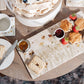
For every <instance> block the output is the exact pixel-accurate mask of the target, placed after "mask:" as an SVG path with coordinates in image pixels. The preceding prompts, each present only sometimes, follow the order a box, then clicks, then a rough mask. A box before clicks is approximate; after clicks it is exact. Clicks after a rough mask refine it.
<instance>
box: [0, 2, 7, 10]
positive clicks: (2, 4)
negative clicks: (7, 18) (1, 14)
mask: <svg viewBox="0 0 84 84" xmlns="http://www.w3.org/2000/svg"><path fill="white" fill-rule="evenodd" d="M0 10H6V4H5V1H4V0H0Z"/></svg>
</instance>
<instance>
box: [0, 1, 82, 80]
mask: <svg viewBox="0 0 84 84" xmlns="http://www.w3.org/2000/svg"><path fill="white" fill-rule="evenodd" d="M79 10H82V11H84V8H68V7H66V6H65V0H64V1H63V5H62V8H61V10H60V12H59V14H58V15H57V17H56V18H55V20H54V21H51V22H50V23H49V24H47V25H45V26H44V27H37V28H31V27H27V26H24V25H22V24H21V23H19V22H18V21H17V19H16V36H15V37H4V38H5V39H8V40H9V41H10V42H11V43H13V42H14V41H15V40H16V39H18V40H20V39H27V38H29V37H31V36H33V35H35V34H36V33H38V32H40V31H42V30H44V29H46V28H48V27H50V26H52V25H53V24H56V23H57V22H59V21H60V20H62V19H64V18H66V17H68V16H69V14H70V13H73V12H78V11H79ZM1 12H2V13H6V14H8V15H10V16H14V15H13V14H12V13H11V12H10V11H9V10H8V9H7V10H6V11H1ZM83 62H84V54H81V55H80V56H77V57H76V58H74V59H72V60H70V61H68V62H67V63H65V64H62V65H61V66H59V67H57V68H56V69H54V70H52V71H49V72H48V73H46V74H44V75H43V76H41V77H39V78H37V79H35V81H36V80H48V79H52V78H56V77H59V76H62V75H64V74H66V73H68V72H70V71H72V70H74V69H75V68H77V67H78V66H79V65H81V64H82V63H83ZM0 72H1V73H2V74H5V75H7V76H10V77H13V78H17V79H21V80H27V81H30V80H32V79H31V77H30V75H29V74H28V72H27V70H26V68H25V66H24V64H23V62H22V60H21V58H20V56H19V55H18V53H17V52H16V51H15V59H14V62H13V63H12V65H11V66H10V67H8V68H7V69H5V70H3V71H0Z"/></svg>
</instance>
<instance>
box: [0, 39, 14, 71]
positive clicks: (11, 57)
mask: <svg viewBox="0 0 84 84" xmlns="http://www.w3.org/2000/svg"><path fill="white" fill-rule="evenodd" d="M0 45H4V46H5V51H6V50H7V49H9V47H10V46H11V43H10V42H8V41H7V40H5V39H0ZM14 57H15V52H14V51H12V52H11V53H10V55H9V56H8V57H7V58H6V59H5V60H4V62H3V63H2V64H1V65H0V70H3V69H6V68H8V67H9V66H10V65H11V64H12V62H13V60H14Z"/></svg>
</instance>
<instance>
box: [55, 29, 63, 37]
mask: <svg viewBox="0 0 84 84" xmlns="http://www.w3.org/2000/svg"><path fill="white" fill-rule="evenodd" d="M54 36H56V37H58V38H61V37H63V36H64V31H63V30H61V29H58V30H56V31H55V34H54Z"/></svg>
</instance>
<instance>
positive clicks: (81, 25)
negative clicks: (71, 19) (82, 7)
mask: <svg viewBox="0 0 84 84" xmlns="http://www.w3.org/2000/svg"><path fill="white" fill-rule="evenodd" d="M75 25H76V26H78V27H79V31H82V30H83V29H84V19H83V18H78V19H77V20H76V21H75Z"/></svg>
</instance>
